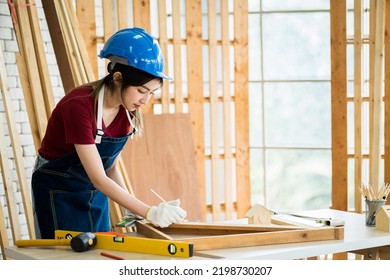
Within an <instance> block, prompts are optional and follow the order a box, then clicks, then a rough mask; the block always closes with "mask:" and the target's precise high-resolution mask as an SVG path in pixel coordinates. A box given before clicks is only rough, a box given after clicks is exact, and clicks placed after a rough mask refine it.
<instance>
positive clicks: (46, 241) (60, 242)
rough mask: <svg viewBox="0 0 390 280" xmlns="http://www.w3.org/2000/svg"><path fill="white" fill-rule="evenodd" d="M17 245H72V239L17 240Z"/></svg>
mask: <svg viewBox="0 0 390 280" xmlns="http://www.w3.org/2000/svg"><path fill="white" fill-rule="evenodd" d="M15 245H16V246H18V247H31V246H70V239H60V240H57V239H29V240H16V241H15Z"/></svg>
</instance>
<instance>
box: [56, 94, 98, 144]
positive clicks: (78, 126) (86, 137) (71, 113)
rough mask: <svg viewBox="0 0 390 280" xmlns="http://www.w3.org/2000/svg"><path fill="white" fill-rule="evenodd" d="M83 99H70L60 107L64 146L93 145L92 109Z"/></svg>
mask: <svg viewBox="0 0 390 280" xmlns="http://www.w3.org/2000/svg"><path fill="white" fill-rule="evenodd" d="M91 107H92V106H91V105H90V104H89V103H88V102H87V100H86V99H84V98H75V99H70V100H68V101H67V102H65V103H64V104H63V105H62V108H61V114H62V117H63V121H64V131H65V142H66V144H94V143H95V138H94V122H95V121H94V114H93V108H91Z"/></svg>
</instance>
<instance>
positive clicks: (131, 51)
mask: <svg viewBox="0 0 390 280" xmlns="http://www.w3.org/2000/svg"><path fill="white" fill-rule="evenodd" d="M99 57H100V58H107V59H109V60H111V62H113V63H117V62H119V63H122V64H125V65H130V66H132V67H134V68H137V69H140V70H142V71H145V72H147V73H149V74H152V75H153V76H156V77H159V78H165V79H168V80H172V78H171V77H169V76H167V75H165V74H164V73H163V69H164V57H163V55H162V53H161V49H160V46H159V44H158V42H157V40H156V38H154V37H153V36H151V35H150V34H148V33H147V32H145V30H144V29H142V28H138V27H133V28H126V29H122V30H119V31H117V32H116V33H115V34H114V35H112V36H111V37H110V38H109V39H108V40H107V42H106V44H105V45H104V47H103V49H102V50H101V51H100V54H99Z"/></svg>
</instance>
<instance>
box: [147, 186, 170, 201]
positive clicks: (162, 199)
mask: <svg viewBox="0 0 390 280" xmlns="http://www.w3.org/2000/svg"><path fill="white" fill-rule="evenodd" d="M150 191H151V192H152V193H154V194H155V195H156V196H157V197H158V198H159V199H160V200H161V201H162V202H165V203H167V201H166V200H165V199H164V198H162V196H161V195H159V194H158V193H157V192H156V191H155V190H153V189H150Z"/></svg>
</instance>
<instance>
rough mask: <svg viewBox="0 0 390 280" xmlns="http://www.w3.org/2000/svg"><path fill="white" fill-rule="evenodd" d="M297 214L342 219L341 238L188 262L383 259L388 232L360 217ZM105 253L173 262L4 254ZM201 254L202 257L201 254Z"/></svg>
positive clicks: (210, 253) (10, 251)
mask: <svg viewBox="0 0 390 280" xmlns="http://www.w3.org/2000/svg"><path fill="white" fill-rule="evenodd" d="M299 214H302V215H306V216H313V217H318V218H324V217H330V218H332V219H338V220H344V221H345V229H344V239H342V240H328V241H315V242H301V243H290V244H277V245H262V246H251V247H242V248H227V249H212V250H204V251H200V252H198V253H199V254H198V255H195V256H194V257H192V258H190V259H188V260H199V259H203V260H204V259H207V258H222V259H258V260H260V259H266V260H291V259H302V258H309V257H314V256H321V255H327V254H333V253H340V252H356V253H359V254H363V255H364V256H365V259H376V258H382V259H385V258H386V259H387V258H388V257H389V254H388V253H387V252H388V251H389V248H390V233H389V232H384V231H378V230H376V229H375V227H366V226H365V221H364V215H363V214H356V213H348V212H342V211H336V210H330V209H326V210H315V211H305V212H300V213H299ZM101 251H105V252H108V253H111V254H115V255H117V256H120V257H123V258H124V259H133V260H135V259H136V260H140V259H145V260H158V259H174V258H170V257H164V256H157V255H147V254H139V253H130V252H119V251H110V250H99V249H93V250H90V251H87V252H83V253H76V252H73V251H72V250H71V249H70V248H67V247H55V248H50V247H47V248H33V247H31V248H17V247H10V248H7V249H6V255H7V257H8V258H12V259H41V260H51V259H52V260H53V259H54V260H72V259H76V260H78V259H84V260H94V259H107V258H106V257H103V256H101V255H100V252H101ZM202 254H204V255H202Z"/></svg>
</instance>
